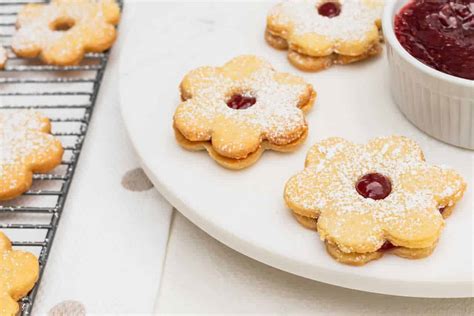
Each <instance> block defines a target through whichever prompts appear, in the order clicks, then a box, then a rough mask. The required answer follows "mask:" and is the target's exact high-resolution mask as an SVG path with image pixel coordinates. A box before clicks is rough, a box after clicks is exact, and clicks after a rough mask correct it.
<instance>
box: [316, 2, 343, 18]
mask: <svg viewBox="0 0 474 316" xmlns="http://www.w3.org/2000/svg"><path fill="white" fill-rule="evenodd" d="M318 13H319V14H320V15H322V16H325V17H328V18H333V17H336V16H338V15H339V14H341V4H340V3H339V2H336V1H328V2H324V3H322V4H320V5H318Z"/></svg>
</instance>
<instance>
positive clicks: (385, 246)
mask: <svg viewBox="0 0 474 316" xmlns="http://www.w3.org/2000/svg"><path fill="white" fill-rule="evenodd" d="M395 247H396V246H395V245H394V244H392V243H391V242H390V241H386V242H384V243H383V245H382V247H380V248H379V250H380V251H387V250H391V249H393V248H395Z"/></svg>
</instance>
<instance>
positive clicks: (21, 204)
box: [0, 0, 122, 315]
mask: <svg viewBox="0 0 474 316" xmlns="http://www.w3.org/2000/svg"><path fill="white" fill-rule="evenodd" d="M44 2H48V0H31V1H18V0H0V45H2V46H3V47H5V48H6V50H7V53H8V57H9V59H8V62H7V65H6V67H5V69H4V70H3V71H0V111H11V110H17V109H35V110H38V111H40V112H42V113H43V114H45V115H47V116H48V117H49V118H51V122H52V125H53V135H55V136H56V137H58V138H59V139H61V141H62V143H63V147H64V149H65V154H64V158H63V161H62V162H61V165H60V166H59V167H58V168H56V169H55V170H54V171H53V172H52V173H48V174H35V175H34V180H35V181H34V183H33V186H32V188H31V189H30V190H29V191H28V192H26V193H25V194H23V195H22V196H21V197H19V198H17V199H15V200H13V201H9V202H3V203H2V202H1V201H0V230H2V231H4V232H5V233H6V234H7V235H8V237H10V239H11V240H13V246H14V247H15V248H16V249H22V250H26V251H30V252H33V253H35V254H36V255H37V256H38V258H39V263H40V274H39V280H38V282H37V284H36V286H35V287H34V288H33V290H32V291H31V292H30V293H29V295H28V296H27V297H25V298H24V299H23V300H22V301H21V308H22V309H21V310H22V315H30V313H31V310H32V307H33V303H34V301H35V297H36V294H37V293H38V288H39V286H40V281H41V278H42V276H43V272H44V268H45V266H46V262H47V260H48V256H49V254H50V252H51V247H52V245H53V241H54V236H55V233H56V230H57V228H58V224H59V221H60V219H61V214H62V213H63V211H64V204H65V202H66V199H67V196H68V192H69V188H70V186H71V182H72V178H73V176H74V172H75V170H76V165H77V162H78V159H79V156H80V154H81V148H82V145H83V142H84V138H85V136H86V134H87V130H88V127H89V123H90V120H91V117H92V112H93V110H94V105H95V103H96V99H97V95H98V93H99V88H100V85H101V82H102V78H103V75H104V72H105V69H106V66H107V61H108V58H109V53H108V52H106V53H100V54H87V55H86V57H85V59H84V61H83V62H82V63H81V64H80V65H78V66H69V67H57V66H47V65H43V64H42V63H41V62H40V61H37V60H24V59H21V58H17V57H15V55H14V54H13V53H12V51H11V46H10V45H9V43H10V40H11V37H12V34H13V32H14V30H15V21H16V15H17V13H18V11H19V9H20V8H21V7H22V6H23V5H25V4H27V3H44ZM119 3H120V5H122V3H121V1H119Z"/></svg>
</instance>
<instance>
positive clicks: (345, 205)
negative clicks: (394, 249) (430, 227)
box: [285, 136, 466, 249]
mask: <svg viewBox="0 0 474 316" xmlns="http://www.w3.org/2000/svg"><path fill="white" fill-rule="evenodd" d="M311 151H313V152H320V153H322V154H323V155H322V156H323V158H321V155H320V156H314V157H318V159H317V160H314V161H312V160H311V156H310V155H309V156H308V159H309V161H308V162H307V164H308V166H307V168H306V169H305V170H304V171H303V172H301V173H299V174H298V175H296V176H295V177H293V178H292V179H291V180H290V181H289V183H288V185H287V187H286V190H285V197H286V199H287V201H289V202H290V203H289V204H290V205H295V206H296V207H297V208H298V209H299V210H307V211H310V210H313V211H314V212H315V214H321V213H324V212H326V211H329V210H331V212H332V213H334V216H336V217H337V218H340V223H341V225H342V222H343V219H344V218H346V217H347V216H348V215H350V216H351V218H352V216H354V215H355V214H358V215H357V216H358V217H359V218H360V219H361V220H368V219H370V221H374V224H373V225H374V226H373V228H374V231H377V227H379V229H383V230H384V229H388V230H390V229H393V228H395V229H398V228H400V227H403V228H404V229H405V233H406V234H407V235H414V234H415V233H416V230H417V229H418V228H420V227H422V226H423V225H426V223H427V222H429V221H434V222H439V221H442V219H441V215H440V214H439V212H438V210H439V209H440V208H443V207H446V206H449V205H453V204H454V203H456V202H457V201H458V200H459V199H460V198H461V196H462V195H463V193H464V191H465V186H466V184H465V182H464V180H463V179H462V177H461V176H459V175H458V174H457V173H456V172H455V171H453V170H451V169H446V168H440V167H437V166H433V165H429V164H427V163H426V162H424V161H423V159H422V153H421V150H420V149H419V148H418V146H417V145H416V144H415V143H414V142H412V141H410V140H408V139H406V138H404V137H399V136H391V137H384V138H377V139H374V140H372V141H371V142H369V143H368V144H367V145H357V144H353V143H350V142H347V141H344V140H340V141H333V142H327V141H326V142H324V141H323V142H321V143H319V144H317V145H315V147H314V148H313V149H311ZM310 153H311V152H310ZM321 166H324V168H321ZM369 173H381V174H383V175H385V176H387V177H388V178H389V179H390V181H391V183H392V192H391V193H390V195H389V196H388V197H386V198H385V199H382V200H372V199H370V198H364V197H363V196H361V195H360V194H359V193H358V192H357V190H356V189H355V183H356V182H357V180H358V179H360V177H362V176H364V175H366V174H369ZM298 209H295V210H294V211H295V212H296V213H298ZM359 224H363V223H359ZM344 227H345V226H340V227H339V228H340V229H341V230H339V229H334V231H332V232H331V234H332V236H331V237H332V238H336V239H338V238H342V236H343V235H347V236H350V234H351V232H347V231H345V230H344V229H343V228H344ZM437 233H439V232H438V231H434V232H433V234H437ZM377 236H378V235H377V234H376V233H375V232H374V233H373V234H370V233H368V234H367V238H368V239H370V238H372V239H374V238H375V240H377V243H375V244H376V245H377V246H380V245H381V243H383V238H381V237H380V236H379V237H377ZM322 237H323V238H327V236H322ZM407 238H408V237H407ZM368 242H370V241H368ZM339 246H340V248H341V247H342V248H343V247H344V246H343V245H339ZM342 248H341V249H342Z"/></svg>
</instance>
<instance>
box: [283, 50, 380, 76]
mask: <svg viewBox="0 0 474 316" xmlns="http://www.w3.org/2000/svg"><path fill="white" fill-rule="evenodd" d="M381 51H382V46H381V45H380V44H378V43H377V44H376V45H374V46H373V47H372V48H370V49H369V50H368V51H367V52H366V53H365V54H362V55H358V56H347V55H339V54H331V55H329V56H323V57H313V56H308V55H304V54H300V53H298V52H296V51H293V50H290V51H289V52H288V60H289V61H290V62H291V63H292V64H293V66H295V67H296V68H298V69H301V70H304V71H319V70H324V69H326V68H329V67H331V66H332V65H334V64H337V65H346V64H351V63H355V62H358V61H361V60H364V59H367V58H369V57H372V56H376V55H378V54H380V52H381Z"/></svg>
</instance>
